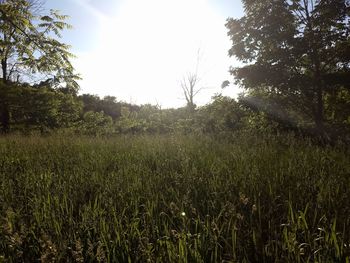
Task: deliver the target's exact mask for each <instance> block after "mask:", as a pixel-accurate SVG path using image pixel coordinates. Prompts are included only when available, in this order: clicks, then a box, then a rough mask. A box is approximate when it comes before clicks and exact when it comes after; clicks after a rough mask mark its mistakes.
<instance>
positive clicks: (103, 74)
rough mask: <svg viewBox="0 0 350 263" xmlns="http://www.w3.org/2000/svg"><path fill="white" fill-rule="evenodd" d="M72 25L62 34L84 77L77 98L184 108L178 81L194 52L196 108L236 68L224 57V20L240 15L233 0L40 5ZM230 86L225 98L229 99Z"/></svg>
mask: <svg viewBox="0 0 350 263" xmlns="http://www.w3.org/2000/svg"><path fill="white" fill-rule="evenodd" d="M47 8H48V9H50V8H53V9H59V10H61V12H62V14H67V15H69V16H70V17H71V18H70V20H69V23H71V24H72V25H73V27H74V29H73V30H70V31H66V32H65V33H64V39H63V41H64V42H67V43H69V44H70V45H72V51H73V53H74V54H75V55H76V56H77V59H75V60H74V65H75V68H76V70H77V72H79V73H80V74H81V76H82V77H83V80H82V81H81V82H80V86H81V91H80V92H81V93H91V94H97V95H100V96H105V95H112V96H116V97H117V99H118V100H124V101H126V102H133V103H137V104H144V103H152V104H156V103H159V104H160V105H162V106H163V107H179V106H183V105H185V100H184V99H183V95H182V91H181V87H180V81H181V79H182V77H183V76H185V75H186V73H187V72H193V71H194V70H195V68H196V64H197V62H196V61H197V57H198V56H197V53H198V50H200V60H199V67H198V69H199V70H198V76H199V77H200V79H201V80H200V82H199V83H198V88H203V91H202V92H201V93H200V94H199V95H198V97H197V99H196V100H195V102H196V103H197V104H199V105H202V104H205V103H207V102H209V101H210V98H211V96H212V95H214V94H215V93H217V92H221V88H220V86H221V83H222V81H224V80H226V79H229V80H231V79H232V77H231V76H230V75H229V74H228V69H229V66H230V65H234V64H235V61H234V60H233V59H232V58H231V59H230V58H229V57H228V55H227V53H228V49H229V47H230V41H229V38H228V37H227V30H226V28H225V23H226V19H227V18H228V17H240V16H242V6H241V2H240V0H60V1H58V0H47ZM237 92H238V90H237V88H236V87H233V86H232V87H231V86H230V87H228V88H226V89H225V91H224V94H226V95H234V94H236V93H237Z"/></svg>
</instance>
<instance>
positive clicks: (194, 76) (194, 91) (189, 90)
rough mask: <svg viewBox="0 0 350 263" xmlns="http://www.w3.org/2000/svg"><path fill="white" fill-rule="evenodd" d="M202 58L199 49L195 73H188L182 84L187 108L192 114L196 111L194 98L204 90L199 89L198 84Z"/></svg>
mask: <svg viewBox="0 0 350 263" xmlns="http://www.w3.org/2000/svg"><path fill="white" fill-rule="evenodd" d="M200 58H201V54H200V49H198V52H197V63H196V68H195V71H194V72H188V73H187V75H186V76H184V77H183V78H182V80H181V82H180V85H181V88H182V92H183V94H184V97H185V99H186V102H187V105H186V106H187V108H188V109H189V110H190V112H193V111H194V110H195V108H196V104H195V103H194V98H195V97H196V96H197V95H198V93H199V92H200V91H201V90H202V89H201V88H198V87H197V85H198V82H199V81H200V78H199V76H198V67H199V61H200Z"/></svg>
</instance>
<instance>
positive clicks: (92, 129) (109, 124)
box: [78, 111, 113, 136]
mask: <svg viewBox="0 0 350 263" xmlns="http://www.w3.org/2000/svg"><path fill="white" fill-rule="evenodd" d="M78 129H79V132H83V133H84V134H87V135H94V136H98V135H106V134H111V133H113V120H112V118H111V117H110V116H107V115H105V114H104V113H103V112H93V111H89V112H86V113H85V114H84V118H83V121H82V122H81V124H80V125H79V126H78Z"/></svg>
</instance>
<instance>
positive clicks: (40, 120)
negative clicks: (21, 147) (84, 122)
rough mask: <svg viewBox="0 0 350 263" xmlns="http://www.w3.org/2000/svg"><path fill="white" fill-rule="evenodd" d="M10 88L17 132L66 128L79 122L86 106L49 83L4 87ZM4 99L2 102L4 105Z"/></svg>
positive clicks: (9, 94) (0, 98)
mask: <svg viewBox="0 0 350 263" xmlns="http://www.w3.org/2000/svg"><path fill="white" fill-rule="evenodd" d="M3 89H6V90H7V96H6V103H7V105H9V108H11V118H12V123H13V125H12V126H13V127H12V128H13V129H16V130H25V131H30V130H33V129H39V130H40V131H45V130H48V129H55V128H66V127H70V126H72V125H73V123H74V122H76V121H77V120H78V119H79V115H80V111H81V108H82V105H81V104H80V102H79V101H78V100H77V99H76V98H75V96H74V95H72V94H65V93H63V92H61V91H60V90H57V89H53V88H51V87H50V86H48V85H45V84H38V85H33V86H30V85H28V84H17V83H16V84H14V83H11V84H7V85H6V86H5V85H4V84H3V83H2V84H1V85H0V91H1V90H3ZM3 99H4V98H2V97H0V103H3Z"/></svg>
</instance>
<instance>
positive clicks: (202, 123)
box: [0, 82, 350, 141]
mask: <svg viewBox="0 0 350 263" xmlns="http://www.w3.org/2000/svg"><path fill="white" fill-rule="evenodd" d="M0 92H1V94H2V95H5V94H6V95H5V96H1V98H0V102H1V103H2V102H3V101H1V100H3V99H4V98H6V104H7V105H8V109H9V115H10V125H9V126H10V127H11V130H10V131H11V132H17V133H18V132H19V133H22V134H31V133H42V134H48V133H54V132H57V131H58V132H65V133H74V134H80V135H92V136H101V135H102V136H103V135H116V134H164V133H182V134H189V133H196V134H211V135H215V136H220V135H228V134H231V133H233V132H236V131H242V132H250V131H254V132H274V133H280V132H294V133H295V134H297V135H301V136H309V137H317V136H319V133H318V132H317V130H315V128H314V125H313V122H312V119H310V120H307V119H306V118H305V119H297V118H295V119H292V118H291V117H290V116H291V115H292V112H291V111H289V112H288V111H287V108H286V107H285V108H282V107H281V106H280V105H278V104H266V101H263V99H261V98H259V97H257V96H253V95H252V94H246V95H241V96H240V97H239V98H238V99H237V100H236V99H234V98H230V97H226V96H223V95H221V94H217V95H215V96H213V98H212V101H211V102H210V103H208V104H207V105H205V106H201V107H197V108H196V109H194V110H193V108H191V107H182V108H177V109H162V108H161V107H159V106H155V105H150V104H145V105H134V104H130V103H126V102H123V101H118V100H117V98H116V97H113V96H105V97H104V98H100V97H99V96H97V95H91V94H82V95H78V94H77V93H76V92H73V91H72V90H70V89H65V88H53V87H51V86H50V83H47V82H43V83H41V84H39V85H29V84H18V83H11V84H7V86H5V85H4V84H3V83H2V84H1V89H0ZM348 96H349V94H348V93H347V92H346V91H344V93H343V96H340V97H338V98H337V100H336V101H335V102H336V103H333V104H331V103H329V105H328V104H326V105H327V111H325V113H326V116H329V118H328V122H327V125H329V132H327V137H324V138H323V139H325V140H331V141H332V140H337V139H342V140H343V141H348V140H349V134H350V118H349V115H348V114H347V108H346V107H345V106H346V105H347V103H349V97H348ZM295 116H296V115H295ZM331 128H332V130H330V129H331Z"/></svg>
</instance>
